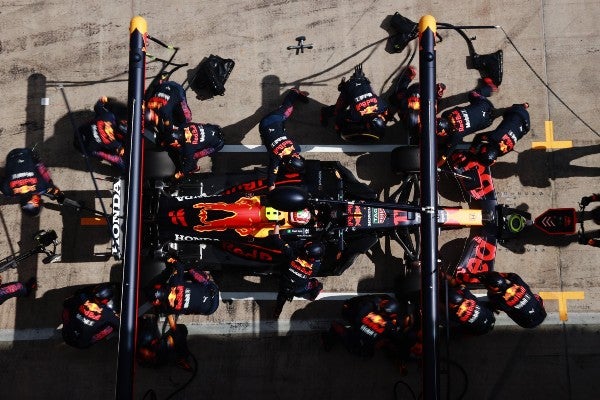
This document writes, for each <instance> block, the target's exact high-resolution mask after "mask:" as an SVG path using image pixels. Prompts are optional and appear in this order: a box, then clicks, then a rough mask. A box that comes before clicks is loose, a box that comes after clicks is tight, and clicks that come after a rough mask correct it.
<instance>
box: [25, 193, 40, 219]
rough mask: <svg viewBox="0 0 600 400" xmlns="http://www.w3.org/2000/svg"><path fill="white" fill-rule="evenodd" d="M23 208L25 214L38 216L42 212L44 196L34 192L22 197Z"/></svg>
mask: <svg viewBox="0 0 600 400" xmlns="http://www.w3.org/2000/svg"><path fill="white" fill-rule="evenodd" d="M20 203H21V210H23V214H25V215H28V216H30V217H37V216H39V215H40V212H41V204H42V197H41V196H40V195H39V194H32V195H31V196H29V197H27V196H24V197H22V198H21V201H20Z"/></svg>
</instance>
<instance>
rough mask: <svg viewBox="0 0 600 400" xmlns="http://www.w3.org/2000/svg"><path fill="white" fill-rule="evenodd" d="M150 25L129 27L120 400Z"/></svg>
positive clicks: (131, 327)
mask: <svg viewBox="0 0 600 400" xmlns="http://www.w3.org/2000/svg"><path fill="white" fill-rule="evenodd" d="M146 43H147V24H146V20H145V19H144V18H142V17H139V16H137V17H133V18H132V19H131V23H130V25H129V89H128V95H127V98H128V100H127V111H128V119H129V122H128V127H127V130H128V134H129V136H130V146H129V176H128V179H127V198H126V199H125V204H127V208H126V220H125V242H124V253H123V254H124V257H123V297H122V300H121V327H120V329H119V356H118V364H117V385H116V393H115V398H116V399H117V400H129V399H133V386H134V385H133V383H134V379H133V376H134V361H135V341H136V329H137V302H138V301H137V297H138V296H137V292H138V280H139V263H140V257H139V249H140V243H141V240H140V228H141V221H142V219H141V209H142V207H141V203H142V194H141V188H142V178H143V177H142V173H143V172H142V171H143V165H142V164H143V151H144V144H143V141H142V131H143V118H142V101H143V98H144V79H145V73H146Z"/></svg>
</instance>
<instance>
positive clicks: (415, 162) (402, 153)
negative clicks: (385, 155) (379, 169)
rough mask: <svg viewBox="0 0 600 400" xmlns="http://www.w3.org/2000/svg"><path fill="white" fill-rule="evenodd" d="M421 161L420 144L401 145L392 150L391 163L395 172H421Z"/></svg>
mask: <svg viewBox="0 0 600 400" xmlns="http://www.w3.org/2000/svg"><path fill="white" fill-rule="evenodd" d="M419 161H420V157H419V146H400V147H396V148H395V149H394V150H392V154H391V164H392V172H393V173H395V174H404V173H415V172H419V169H420V165H419V164H420V162H419Z"/></svg>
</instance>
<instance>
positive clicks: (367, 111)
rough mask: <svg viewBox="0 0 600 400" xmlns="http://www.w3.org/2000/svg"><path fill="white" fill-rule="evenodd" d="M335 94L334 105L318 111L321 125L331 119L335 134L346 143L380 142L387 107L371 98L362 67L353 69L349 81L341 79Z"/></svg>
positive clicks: (377, 98) (370, 88) (358, 66)
mask: <svg viewBox="0 0 600 400" xmlns="http://www.w3.org/2000/svg"><path fill="white" fill-rule="evenodd" d="M338 90H339V91H340V94H339V96H338V98H337V101H336V104H335V105H333V106H329V107H324V108H322V109H321V123H322V124H323V125H327V119H328V118H329V117H330V116H334V117H335V130H336V132H337V133H338V134H339V135H340V137H341V138H342V139H344V140H346V141H354V140H371V141H375V140H379V139H381V138H382V137H383V136H384V134H385V126H386V123H387V121H386V117H387V113H388V105H387V103H386V102H385V101H384V100H383V99H382V98H381V97H379V96H377V95H376V94H375V91H374V90H373V88H372V87H371V82H370V81H369V79H368V78H367V77H366V76H365V74H364V72H363V70H362V64H359V65H357V66H356V67H355V68H354V73H353V74H352V76H351V77H350V79H348V80H347V81H346V79H345V78H342V81H341V82H340V84H339V85H338Z"/></svg>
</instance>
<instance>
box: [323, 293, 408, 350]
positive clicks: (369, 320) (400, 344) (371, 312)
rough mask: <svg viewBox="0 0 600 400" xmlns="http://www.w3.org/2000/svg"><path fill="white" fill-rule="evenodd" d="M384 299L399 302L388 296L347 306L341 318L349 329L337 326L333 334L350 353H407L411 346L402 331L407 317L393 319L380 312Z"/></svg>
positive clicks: (353, 301) (355, 300) (358, 300)
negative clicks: (381, 351)
mask: <svg viewBox="0 0 600 400" xmlns="http://www.w3.org/2000/svg"><path fill="white" fill-rule="evenodd" d="M383 298H388V299H389V300H390V301H394V302H395V301H396V300H395V299H393V298H392V297H390V296H388V295H365V296H357V297H354V298H352V299H349V300H347V301H345V302H344V305H343V308H342V316H343V318H344V320H345V321H346V322H347V323H348V325H347V326H344V325H342V324H339V323H334V324H332V327H331V330H330V332H331V333H333V334H334V335H336V336H337V337H339V338H340V339H341V341H342V343H343V344H344V346H345V347H346V349H347V350H348V351H349V352H351V353H353V354H357V355H360V356H363V357H370V356H372V355H373V354H374V351H375V349H376V348H379V347H384V346H385V347H388V348H390V349H395V350H398V351H400V352H401V353H406V352H407V351H408V348H409V347H410V346H411V345H412V344H409V343H408V341H407V339H408V335H406V332H405V330H404V329H403V327H401V325H402V321H404V318H405V317H406V315H393V316H392V315H388V314H386V313H385V312H381V311H379V304H380V302H381V300H382V299H383Z"/></svg>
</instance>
